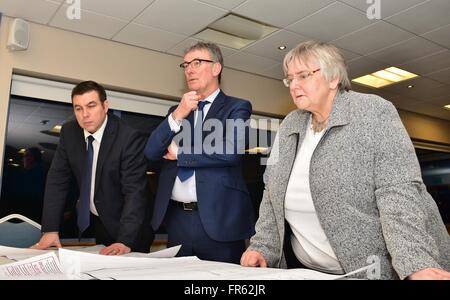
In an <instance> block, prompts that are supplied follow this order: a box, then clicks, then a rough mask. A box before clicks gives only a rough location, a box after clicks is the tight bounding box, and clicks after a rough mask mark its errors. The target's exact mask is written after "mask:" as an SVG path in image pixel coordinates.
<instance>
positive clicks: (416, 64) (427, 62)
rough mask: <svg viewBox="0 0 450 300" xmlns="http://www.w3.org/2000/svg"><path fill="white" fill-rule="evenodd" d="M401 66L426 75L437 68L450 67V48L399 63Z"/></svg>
mask: <svg viewBox="0 0 450 300" xmlns="http://www.w3.org/2000/svg"><path fill="white" fill-rule="evenodd" d="M399 67H400V68H402V69H404V70H406V71H409V72H413V73H416V74H419V75H426V74H429V73H432V72H436V71H437V70H441V69H446V68H450V50H444V51H441V52H439V53H436V54H432V55H428V56H425V57H422V58H419V59H415V60H411V61H407V62H406V63H403V64H401V65H399Z"/></svg>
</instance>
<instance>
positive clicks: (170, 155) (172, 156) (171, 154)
mask: <svg viewBox="0 0 450 300" xmlns="http://www.w3.org/2000/svg"><path fill="white" fill-rule="evenodd" d="M177 153H178V146H177V144H175V143H174V142H173V141H172V143H170V145H169V147H167V153H166V155H164V156H163V158H165V159H168V160H177Z"/></svg>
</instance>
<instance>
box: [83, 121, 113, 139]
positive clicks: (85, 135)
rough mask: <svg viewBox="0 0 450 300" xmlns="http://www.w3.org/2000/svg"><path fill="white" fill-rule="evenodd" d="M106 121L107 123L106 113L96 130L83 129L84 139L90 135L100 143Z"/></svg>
mask: <svg viewBox="0 0 450 300" xmlns="http://www.w3.org/2000/svg"><path fill="white" fill-rule="evenodd" d="M106 123H108V114H106V117H105V120H104V121H103V124H102V126H100V128H99V129H98V130H97V131H96V132H94V133H90V132H89V131H87V130H86V129H83V132H84V140H87V138H88V136H90V135H92V136H93V137H94V139H95V140H96V141H97V142H99V143H100V142H101V141H102V137H103V133H104V132H105V128H106Z"/></svg>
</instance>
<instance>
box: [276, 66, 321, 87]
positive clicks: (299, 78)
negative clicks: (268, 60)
mask: <svg viewBox="0 0 450 300" xmlns="http://www.w3.org/2000/svg"><path fill="white" fill-rule="evenodd" d="M318 71H320V68H319V69H317V70H314V71H304V72H301V73H298V74H295V75H294V77H292V78H289V77H288V78H284V79H283V83H284V85H285V86H286V87H290V86H291V83H292V82H293V81H297V83H300V82H304V81H306V80H307V79H308V78H310V77H311V76H313V75H314V73H316V72H318Z"/></svg>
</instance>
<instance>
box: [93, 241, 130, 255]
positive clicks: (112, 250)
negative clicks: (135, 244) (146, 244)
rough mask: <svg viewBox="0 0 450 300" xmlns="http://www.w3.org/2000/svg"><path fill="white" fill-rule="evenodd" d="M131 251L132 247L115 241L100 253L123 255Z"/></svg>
mask: <svg viewBox="0 0 450 300" xmlns="http://www.w3.org/2000/svg"><path fill="white" fill-rule="evenodd" d="M130 252H131V249H130V248H128V247H127V246H125V245H124V244H122V243H114V244H112V245H110V246H108V247H105V248H103V249H102V250H100V254H102V255H122V254H127V253H130Z"/></svg>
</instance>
